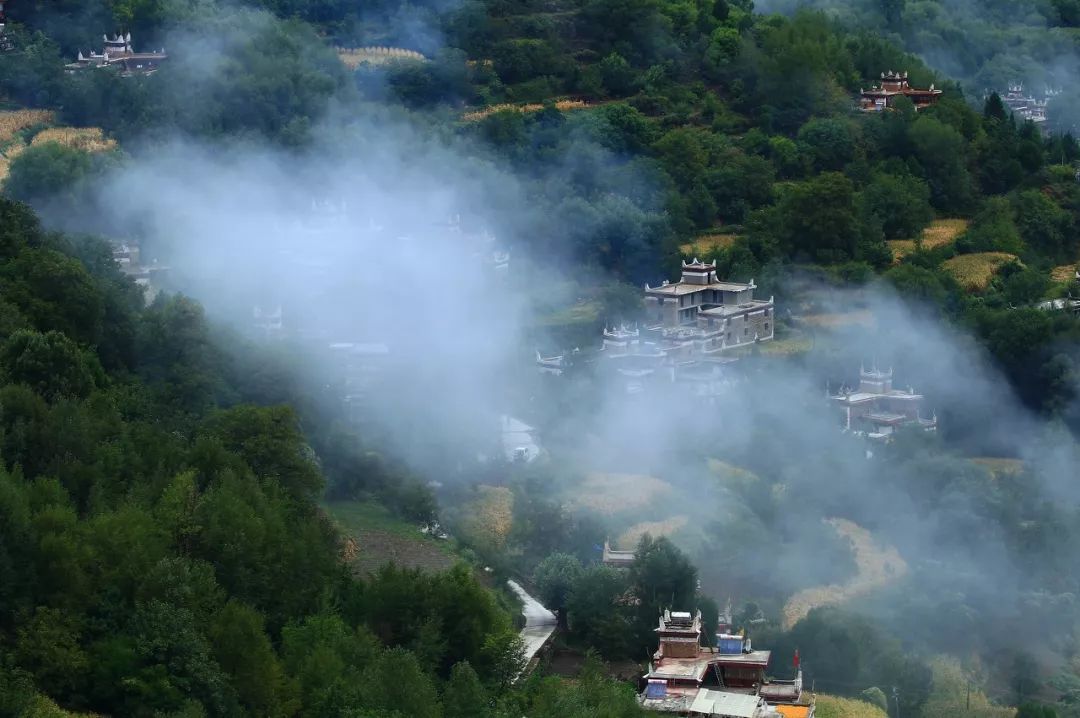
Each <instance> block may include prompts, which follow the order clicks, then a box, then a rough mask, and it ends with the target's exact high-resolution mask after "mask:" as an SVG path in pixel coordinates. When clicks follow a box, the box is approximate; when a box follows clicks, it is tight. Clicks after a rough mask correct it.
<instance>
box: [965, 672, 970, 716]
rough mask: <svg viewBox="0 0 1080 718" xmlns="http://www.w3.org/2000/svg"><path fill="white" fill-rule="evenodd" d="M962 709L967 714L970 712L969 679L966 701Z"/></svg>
mask: <svg viewBox="0 0 1080 718" xmlns="http://www.w3.org/2000/svg"><path fill="white" fill-rule="evenodd" d="M964 709H965V710H966V711H967V712H968V713H970V712H971V680H970V679H968V682H967V700H966V701H964Z"/></svg>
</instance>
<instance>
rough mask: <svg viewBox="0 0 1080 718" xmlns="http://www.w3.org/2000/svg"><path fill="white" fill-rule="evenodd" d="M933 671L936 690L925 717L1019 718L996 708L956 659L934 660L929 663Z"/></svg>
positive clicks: (924, 707) (928, 702) (1007, 710)
mask: <svg viewBox="0 0 1080 718" xmlns="http://www.w3.org/2000/svg"><path fill="white" fill-rule="evenodd" d="M930 668H931V670H933V673H934V681H933V690H932V691H931V693H930V697H929V699H927V701H926V703H925V704H924V705H923V709H922V716H923V718H953V716H965V718H1012V716H1014V715H1016V710H1015V709H1014V708H1004V707H1002V706H996V705H994V704H993V703H991V702H990V699H989V698H987V697H986V694H985V693H983V692H982V691H981V690H979V689H978V687H977V686H975V685H971V683H972V681H971V677H970V676H968V675H966V674H965V673H964V670H963V669H962V668H961V667H960V665H959V664H958V663H957V662H956V660H955V659H952V658H945V657H939V658H935V659H934V660H932V661H931V662H930ZM969 686H970V688H971V695H970V696H969V695H968V688H969ZM969 701H970V707H969Z"/></svg>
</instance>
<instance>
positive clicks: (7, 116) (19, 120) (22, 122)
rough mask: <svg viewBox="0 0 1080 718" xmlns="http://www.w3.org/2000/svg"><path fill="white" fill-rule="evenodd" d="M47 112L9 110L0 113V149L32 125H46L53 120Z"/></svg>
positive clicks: (51, 115)
mask: <svg viewBox="0 0 1080 718" xmlns="http://www.w3.org/2000/svg"><path fill="white" fill-rule="evenodd" d="M54 117H55V116H54V115H53V113H52V112H49V111H48V110H11V111H8V112H0V148H2V146H3V145H4V143H5V142H8V141H10V140H11V139H12V138H14V137H15V135H16V134H17V133H19V132H22V131H23V130H25V129H26V128H28V127H33V126H34V125H47V124H49V123H51V122H52V121H53V119H54Z"/></svg>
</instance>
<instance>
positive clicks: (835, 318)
mask: <svg viewBox="0 0 1080 718" xmlns="http://www.w3.org/2000/svg"><path fill="white" fill-rule="evenodd" d="M800 320H801V321H802V322H803V323H804V324H809V325H811V326H814V327H821V328H823V329H836V328H837V327H850V326H856V325H857V326H863V327H872V326H873V325H874V314H873V312H871V311H870V310H869V309H860V310H858V311H854V312H837V313H830V314H807V315H805V316H803V317H800Z"/></svg>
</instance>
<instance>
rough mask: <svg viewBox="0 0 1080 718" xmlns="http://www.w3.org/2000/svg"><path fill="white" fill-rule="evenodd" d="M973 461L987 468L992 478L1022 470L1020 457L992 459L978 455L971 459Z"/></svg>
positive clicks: (1022, 463) (1017, 472)
mask: <svg viewBox="0 0 1080 718" xmlns="http://www.w3.org/2000/svg"><path fill="white" fill-rule="evenodd" d="M971 461H972V462H973V463H975V464H978V465H979V466H982V467H983V468H985V469H987V470H988V471H989V472H990V473H991V474H993V475H994V478H997V477H999V476H1003V475H1016V474H1019V473H1020V472H1022V471H1023V470H1024V462H1023V461H1021V460H1020V459H994V458H988V457H979V458H975V459H972V460H971Z"/></svg>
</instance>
